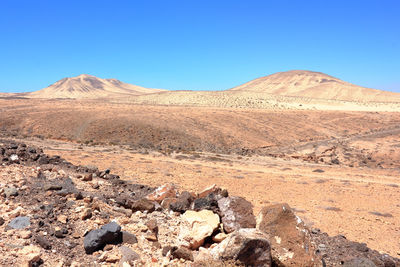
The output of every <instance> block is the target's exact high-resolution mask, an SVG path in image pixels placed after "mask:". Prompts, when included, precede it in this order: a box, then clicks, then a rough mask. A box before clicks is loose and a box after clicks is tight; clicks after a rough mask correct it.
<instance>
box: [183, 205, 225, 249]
mask: <svg viewBox="0 0 400 267" xmlns="http://www.w3.org/2000/svg"><path fill="white" fill-rule="evenodd" d="M182 219H183V221H184V222H185V223H184V224H183V227H182V229H181V233H180V237H181V239H183V241H184V242H183V244H182V245H183V246H187V247H189V248H191V249H197V248H198V247H200V246H201V245H203V243H204V240H205V239H206V238H207V237H209V236H211V235H212V233H213V232H214V231H215V230H216V229H217V228H218V225H219V222H220V220H219V216H218V214H215V213H213V212H212V211H211V210H202V211H193V210H188V211H186V212H185V213H184V214H183V215H182Z"/></svg>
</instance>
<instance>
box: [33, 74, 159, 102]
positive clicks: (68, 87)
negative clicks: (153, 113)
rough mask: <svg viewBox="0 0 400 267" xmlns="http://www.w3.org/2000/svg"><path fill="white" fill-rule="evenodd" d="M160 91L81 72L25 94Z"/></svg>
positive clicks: (68, 95) (77, 95) (105, 94)
mask: <svg viewBox="0 0 400 267" xmlns="http://www.w3.org/2000/svg"><path fill="white" fill-rule="evenodd" d="M160 91H164V90H161V89H149V88H144V87H140V86H137V85H132V84H128V83H123V82H121V81H119V80H116V79H101V78H98V77H95V76H92V75H87V74H82V75H79V76H77V77H72V78H64V79H62V80H59V81H58V82H56V83H54V84H52V85H50V86H49V87H47V88H44V89H42V90H39V91H35V92H32V93H28V94H27V95H26V96H27V97H32V98H76V99H83V98H85V99H89V98H90V99H94V98H105V97H107V98H109V97H124V96H128V95H144V94H151V93H156V92H160Z"/></svg>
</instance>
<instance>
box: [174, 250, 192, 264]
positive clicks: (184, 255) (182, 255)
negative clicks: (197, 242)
mask: <svg viewBox="0 0 400 267" xmlns="http://www.w3.org/2000/svg"><path fill="white" fill-rule="evenodd" d="M171 255H172V257H173V258H174V259H184V260H188V261H193V253H192V251H191V250H190V249H188V248H185V247H180V248H174V249H172V253H171Z"/></svg>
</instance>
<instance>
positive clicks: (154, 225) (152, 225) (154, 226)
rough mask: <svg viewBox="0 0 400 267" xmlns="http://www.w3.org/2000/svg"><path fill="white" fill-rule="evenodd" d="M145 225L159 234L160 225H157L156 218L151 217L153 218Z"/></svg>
mask: <svg viewBox="0 0 400 267" xmlns="http://www.w3.org/2000/svg"><path fill="white" fill-rule="evenodd" d="M145 225H146V226H147V228H148V229H149V230H150V231H152V232H153V233H155V234H156V235H157V234H158V225H157V220H156V219H151V220H149V221H147V222H146V224H145Z"/></svg>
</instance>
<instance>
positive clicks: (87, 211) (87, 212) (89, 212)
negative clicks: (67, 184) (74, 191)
mask: <svg viewBox="0 0 400 267" xmlns="http://www.w3.org/2000/svg"><path fill="white" fill-rule="evenodd" d="M91 217H92V209H90V208H87V209H85V210H84V211H83V212H82V214H81V219H82V220H87V219H90V218H91Z"/></svg>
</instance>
